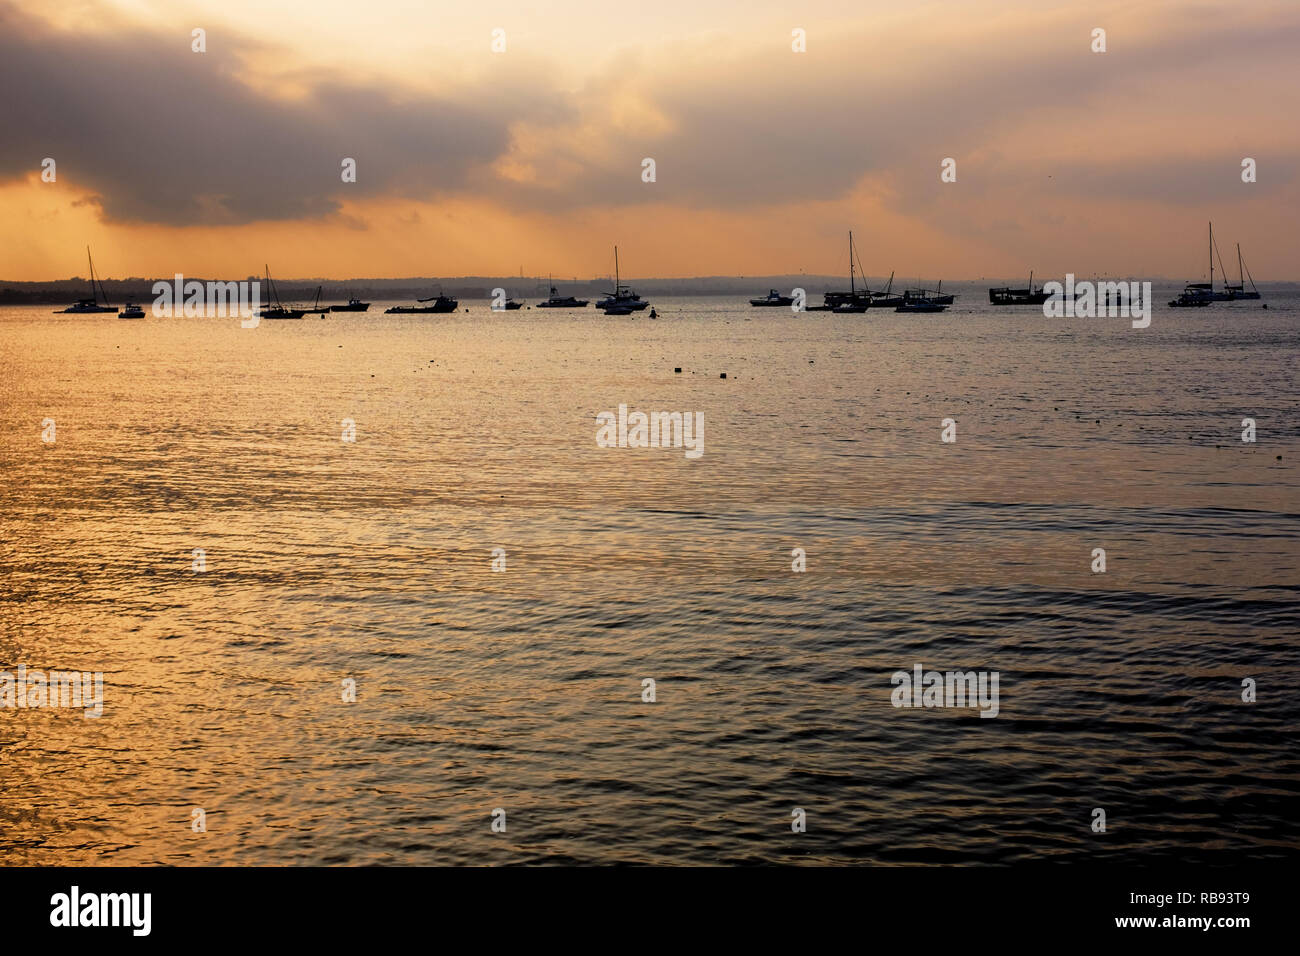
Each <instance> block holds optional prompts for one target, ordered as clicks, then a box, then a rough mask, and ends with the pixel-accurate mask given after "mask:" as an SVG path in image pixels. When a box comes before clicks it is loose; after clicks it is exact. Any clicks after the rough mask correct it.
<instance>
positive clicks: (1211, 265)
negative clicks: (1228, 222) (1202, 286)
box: [1210, 222, 1214, 292]
mask: <svg viewBox="0 0 1300 956" xmlns="http://www.w3.org/2000/svg"><path fill="white" fill-rule="evenodd" d="M1210 291H1211V292H1213V291H1214V223H1213V222H1211V223H1210Z"/></svg>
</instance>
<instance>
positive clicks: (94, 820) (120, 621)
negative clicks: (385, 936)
mask: <svg viewBox="0 0 1300 956" xmlns="http://www.w3.org/2000/svg"><path fill="white" fill-rule="evenodd" d="M761 291H763V290H760V289H756V290H755V294H758V293H760V292H761ZM961 291H963V293H964V294H963V297H962V298H961V299H959V300H958V305H957V306H956V307H955V308H954V309H953V310H952V311H950V312H948V313H945V314H943V315H938V316H921V317H905V316H900V315H897V314H895V313H893V312H892V311H881V312H878V313H875V312H873V313H868V314H867V315H864V316H832V315H828V314H824V313H808V314H804V315H798V316H796V315H792V314H791V313H790V312H789V311H787V310H780V309H774V310H760V309H750V308H748V307H746V306H745V305H744V304H743V302H740V301H737V300H732V299H725V298H701V299H689V298H661V299H657V300H656V302H655V304H656V306H657V307H658V308H659V310H660V313H661V315H660V318H659V319H658V320H657V321H651V320H649V319H648V318H647V317H646V315H645V314H642V315H639V316H637V317H636V318H619V317H605V316H602V315H600V314H597V313H595V312H593V311H592V310H591V309H590V308H589V309H587V310H584V311H578V312H547V311H544V310H527V311H521V312H514V313H507V314H494V313H491V312H489V311H488V309H487V308H486V305H487V303H486V301H484V302H464V303H463V304H466V305H468V306H469V307H470V311H469V312H468V313H465V312H462V313H458V314H456V315H454V316H428V317H422V316H386V315H383V314H381V313H382V309H383V307H384V306H385V305H386V304H387V303H376V304H375V305H374V306H372V310H371V312H370V313H368V314H365V315H347V314H338V315H330V316H327V317H325V318H323V319H322V318H316V317H309V318H307V319H304V320H303V321H300V322H269V321H264V322H262V324H261V326H260V327H259V328H257V329H241V328H239V326H238V322H237V321H236V320H232V319H184V318H175V319H156V318H153V317H150V318H148V319H146V320H144V321H138V322H124V321H119V320H117V319H116V318H115V317H113V316H63V315H59V316H55V315H51V314H49V310H48V309H47V308H39V309H36V308H32V309H28V308H4V309H0V386H2V387H0V468H2V470H3V489H2V491H0V520H2V521H3V536H2V539H0V580H2V581H3V591H2V593H0V669H7V670H8V671H10V672H13V671H14V670H15V668H16V667H17V666H18V665H20V664H22V665H25V666H26V667H27V668H29V669H38V668H40V669H51V668H58V669H66V670H83V671H100V672H103V674H104V682H105V683H104V713H103V716H102V717H99V718H97V719H95V718H91V719H87V718H86V717H84V716H83V715H82V712H81V711H79V710H71V709H49V708H47V709H0V787H2V788H3V799H2V800H0V864H4V865H20V864H23V865H48V864H155V863H158V864H182V865H184V864H223V865H225V864H230V865H233V864H279V863H287V864H322V863H323V864H369V863H385V864H476V865H478V864H483V865H497V864H517V863H577V864H608V863H634V864H642V863H653V864H757V863H817V864H871V863H876V864H882V863H883V864H934V863H1019V862H1025V861H1071V862H1080V861H1123V862H1135V861H1156V860H1158V861H1163V862H1171V861H1184V862H1189V863H1190V862H1209V863H1214V862H1224V863H1228V862H1242V861H1247V860H1268V859H1279V858H1290V859H1295V858H1297V857H1298V856H1300V815H1297V813H1296V807H1297V797H1298V796H1300V757H1298V756H1297V754H1298V753H1300V751H1298V749H1297V734H1296V731H1297V727H1298V726H1300V721H1298V719H1297V718H1300V701H1298V699H1297V694H1296V688H1297V687H1298V686H1300V628H1298V625H1300V601H1297V598H1298V597H1300V594H1298V589H1300V397H1298V393H1297V387H1296V386H1297V381H1296V377H1297V361H1296V358H1297V345H1300V297H1298V296H1297V295H1296V294H1295V293H1292V294H1290V295H1270V296H1269V297H1268V302H1269V305H1270V308H1269V309H1268V310H1262V309H1259V308H1258V307H1251V306H1250V305H1249V304H1235V305H1230V306H1215V307H1211V308H1208V309H1202V310H1184V311H1181V312H1180V311H1171V310H1169V309H1167V308H1163V307H1157V310H1156V313H1155V316H1154V319H1153V322H1152V325H1151V327H1150V328H1148V329H1145V330H1134V329H1131V328H1130V327H1129V323H1128V321H1127V320H1125V319H1060V320H1048V319H1044V318H1043V316H1042V314H1041V311H1040V310H1038V309H1034V308H1027V309H1003V310H997V311H995V310H992V309H991V308H990V307H989V306H988V305H987V303H983V302H981V301H980V298H981V297H982V296H983V293H982V291H981V290H976V289H973V288H966V289H963V290H961ZM1171 293H1172V290H1164V292H1161V293H1158V296H1157V298H1158V300H1159V301H1160V302H1161V303H1163V302H1164V301H1165V300H1166V299H1167V298H1169V294H1171ZM675 367H680V368H681V373H680V374H678V373H675V372H674V368H675ZM722 373H726V376H727V377H726V378H725V379H722V378H720V375H721V374H722ZM620 404H626V405H627V406H629V408H630V409H632V410H642V411H646V412H651V411H682V412H696V411H698V412H702V413H703V416H704V421H705V431H704V446H703V447H704V454H703V455H702V456H701V457H699V458H698V459H694V460H692V459H688V458H687V457H686V456H685V455H684V454H683V450H682V449H672V448H655V449H639V448H601V447H598V445H597V443H596V440H595V436H596V418H595V417H596V415H597V414H598V413H599V412H602V411H614V412H616V411H617V409H618V406H619V405H620ZM47 418H50V419H54V421H55V428H56V433H55V441H54V442H53V443H47V442H44V441H42V422H43V420H45V419H47ZM946 418H951V419H953V420H954V421H955V422H956V430H957V431H956V435H957V440H956V441H955V442H954V443H944V442H941V441H940V429H941V422H942V420H943V419H946ZM1243 418H1253V419H1254V420H1255V422H1256V428H1257V440H1256V441H1255V442H1254V443H1246V442H1243V441H1242V440H1241V434H1242V427H1243V426H1242V419H1243ZM344 419H350V420H351V421H353V422H355V429H356V440H355V442H345V441H343V440H342V432H343V425H342V422H343V420H344ZM494 548H503V549H505V561H506V570H505V571H504V572H496V571H493V570H492V550H493V549H494ZM796 548H799V549H803V551H804V552H805V554H806V567H807V570H806V571H805V572H802V573H796V572H794V571H792V561H793V560H794V559H793V558H792V550H793V549H796ZM1094 548H1104V549H1105V551H1106V559H1107V569H1106V571H1105V573H1093V571H1092V570H1091V564H1092V552H1093V549H1094ZM195 549H202V551H203V553H204V567H205V570H203V571H195V570H194V569H193V563H194V560H195V558H194V551H195ZM917 665H920V666H921V667H922V668H923V669H925V670H931V669H934V670H940V671H948V670H961V671H970V670H975V671H996V672H997V673H998V675H999V708H998V714H997V716H996V717H995V718H993V719H985V718H981V717H980V716H979V713H978V711H977V710H974V709H970V708H956V707H952V708H898V707H895V706H893V704H892V702H891V692H892V691H893V689H894V687H893V684H892V683H891V675H893V674H894V673H895V672H896V671H899V670H903V671H908V672H911V671H912V669H913V668H914V667H915V666H917ZM647 678H648V679H652V680H653V681H655V697H656V699H655V701H654V702H646V701H643V699H642V687H643V685H642V681H643V680H645V679H647ZM1246 678H1250V679H1252V680H1253V681H1255V682H1256V693H1257V699H1256V700H1255V701H1254V702H1253V703H1248V702H1244V701H1243V700H1242V692H1243V690H1242V682H1243V680H1244V679H1246ZM347 679H351V680H354V681H355V686H356V700H355V702H345V701H344V700H343V699H342V698H343V690H342V688H343V682H344V681H345V680H347ZM196 808H199V809H202V810H203V812H204V815H205V816H204V819H205V821H206V832H195V831H194V829H193V828H192V820H193V819H194V811H195V809H196ZM498 808H500V809H501V810H504V811H505V820H506V830H505V832H504V833H501V832H493V830H492V827H491V825H492V822H493V811H494V810H496V809H498ZM795 808H800V809H802V810H803V811H805V813H806V818H807V828H806V832H802V833H796V832H792V827H791V821H792V811H793V810H794V809H795ZM1099 808H1100V809H1103V810H1104V811H1105V813H1106V824H1107V826H1106V832H1104V833H1097V832H1094V831H1093V829H1092V824H1093V820H1094V810H1096V809H1099Z"/></svg>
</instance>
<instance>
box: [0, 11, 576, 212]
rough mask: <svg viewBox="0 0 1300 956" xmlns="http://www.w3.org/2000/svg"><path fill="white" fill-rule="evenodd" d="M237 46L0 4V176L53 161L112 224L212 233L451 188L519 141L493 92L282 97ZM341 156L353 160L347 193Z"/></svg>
mask: <svg viewBox="0 0 1300 956" xmlns="http://www.w3.org/2000/svg"><path fill="white" fill-rule="evenodd" d="M222 40H224V41H225V42H221V41H222ZM246 42H247V41H244V40H240V44H244V43H246ZM240 44H235V45H236V46H239V45H240ZM231 45H232V44H231V43H230V40H229V38H228V37H218V36H215V35H210V36H209V37H208V50H209V52H207V53H203V54H197V53H193V52H191V50H190V48H189V37H188V36H181V37H177V36H170V35H169V36H166V37H163V36H159V35H149V34H144V35H141V34H140V33H139V32H131V33H130V34H126V33H122V34H111V33H109V34H105V33H95V34H88V35H84V36H79V35H74V34H69V33H66V32H62V31H58V30H54V29H52V28H50V27H48V26H46V25H45V24H43V23H40V22H39V21H36V20H33V19H30V18H28V17H25V16H23V15H22V14H20V13H18V12H17V11H15V10H14V9H13V8H11V7H7V6H4V5H0V90H3V91H4V104H3V116H4V126H5V135H4V136H3V137H0V177H3V178H11V177H17V176H23V175H28V174H30V173H31V172H33V171H34V170H38V169H39V167H40V163H41V160H42V159H43V158H45V157H47V156H48V157H52V158H54V159H55V161H56V162H57V164H58V176H59V182H60V183H67V184H69V185H71V186H73V187H76V188H85V189H88V190H91V191H93V192H94V193H96V194H97V195H98V196H99V198H100V202H101V204H102V207H103V212H104V216H105V218H107V219H109V220H116V221H143V222H155V223H167V224H191V223H200V224H213V225H216V224H228V223H240V222H248V221H251V220H257V219H296V218H303V217H314V216H319V215H322V214H328V213H331V212H333V211H335V210H337V209H338V207H339V201H338V200H339V198H340V197H341V196H343V195H345V193H344V189H347V190H348V192H347V193H346V195H348V196H360V195H374V194H379V193H383V194H389V195H392V194H397V195H411V196H419V197H422V198H423V197H427V196H430V195H436V194H437V193H438V192H440V191H454V190H457V189H460V188H463V187H464V186H465V185H466V184H467V182H468V181H469V180H470V178H471V177H472V176H473V175H475V173H476V171H477V170H479V169H481V167H482V166H483V165H484V164H486V163H490V162H491V161H492V160H494V159H495V158H496V157H498V156H499V155H500V154H501V153H502V152H503V151H504V150H505V149H506V148H507V146H508V144H509V130H508V123H509V121H510V119H511V118H512V116H511V115H510V113H509V112H507V110H506V109H504V108H498V107H495V106H493V105H492V101H491V100H490V99H488V98H484V99H483V100H481V101H475V102H472V103H467V102H463V101H460V102H450V101H448V100H440V99H437V98H434V97H429V96H416V95H411V96H406V97H403V96H401V95H400V94H399V93H397V92H395V91H391V90H387V89H384V88H383V87H380V86H366V87H362V86H350V85H348V84H345V83H338V82H333V81H330V80H328V79H326V80H323V81H321V80H317V81H315V82H312V83H310V84H309V85H307V87H306V89H307V93H306V95H305V97H304V98H301V99H293V100H280V99H276V98H273V97H271V96H268V95H266V94H265V93H262V92H259V91H257V90H255V89H254V88H253V87H251V86H250V85H247V84H245V83H243V82H241V80H240V78H239V70H240V63H239V61H238V60H237V59H235V58H233V57H232V56H231V54H230V52H229V51H230V47H231ZM503 99H505V98H503V97H499V98H498V102H500V101H501V100H503ZM539 99H541V97H540V95H539V94H534V95H531V96H529V95H523V96H513V97H510V102H511V109H513V110H514V111H515V112H519V111H522V110H529V111H535V112H536V111H541V112H543V113H545V110H546V109H548V108H549V109H554V108H555V107H554V104H545V103H540V104H539V102H538V101H539ZM344 157H352V158H354V159H356V160H357V163H358V176H357V182H356V183H355V184H350V185H348V186H346V187H345V186H344V185H343V183H342V181H341V179H340V171H341V167H340V163H341V161H342V159H343V158H344Z"/></svg>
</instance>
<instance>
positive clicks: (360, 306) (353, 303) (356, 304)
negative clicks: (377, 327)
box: [330, 299, 370, 312]
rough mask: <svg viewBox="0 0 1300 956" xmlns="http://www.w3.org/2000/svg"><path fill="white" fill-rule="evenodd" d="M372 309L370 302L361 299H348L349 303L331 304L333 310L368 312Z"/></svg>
mask: <svg viewBox="0 0 1300 956" xmlns="http://www.w3.org/2000/svg"><path fill="white" fill-rule="evenodd" d="M369 310H370V303H369V302H362V301H361V300H360V299H348V304H347V305H331V306H330V311H331V312H368V311H369Z"/></svg>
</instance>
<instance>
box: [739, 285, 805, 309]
mask: <svg viewBox="0 0 1300 956" xmlns="http://www.w3.org/2000/svg"><path fill="white" fill-rule="evenodd" d="M749 304H750V305H752V306H758V307H761V306H771V305H785V306H790V305H794V299H793V297H791V296H788V295H782V294H781V293H780V292H778V291H777V290H776V289H769V290H768V293H767V295H765V296H763V298H761V299H750V300H749Z"/></svg>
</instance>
